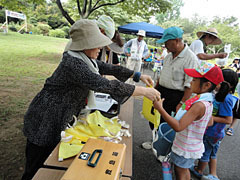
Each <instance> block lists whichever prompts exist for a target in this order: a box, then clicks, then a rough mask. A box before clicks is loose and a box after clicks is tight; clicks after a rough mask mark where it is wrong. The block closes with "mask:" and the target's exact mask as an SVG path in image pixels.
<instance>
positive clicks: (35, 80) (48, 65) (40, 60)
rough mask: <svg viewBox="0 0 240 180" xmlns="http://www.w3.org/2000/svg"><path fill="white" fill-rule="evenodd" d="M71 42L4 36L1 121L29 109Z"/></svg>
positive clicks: (0, 64) (0, 62)
mask: <svg viewBox="0 0 240 180" xmlns="http://www.w3.org/2000/svg"><path fill="white" fill-rule="evenodd" d="M67 42H68V40H67V39H61V38H53V37H45V36H38V35H30V34H19V33H13V32H11V33H9V34H7V35H5V34H3V33H0V52H1V56H0V86H1V89H0V103H1V107H0V111H1V112H0V113H1V116H0V119H2V120H4V121H7V120H8V119H9V118H10V117H11V116H14V115H16V114H17V113H19V112H21V113H19V115H20V114H21V116H23V114H24V113H25V110H26V107H27V105H28V104H29V102H30V101H31V99H32V98H33V97H34V96H35V95H36V93H37V92H38V91H39V90H40V89H41V87H42V86H43V84H44V81H45V79H46V78H47V77H49V76H50V75H51V74H52V73H53V71H54V70H55V69H56V67H57V65H58V64H59V62H60V60H61V56H62V53H63V50H64V47H65V45H66V43H67Z"/></svg>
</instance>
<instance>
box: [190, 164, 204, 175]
mask: <svg viewBox="0 0 240 180" xmlns="http://www.w3.org/2000/svg"><path fill="white" fill-rule="evenodd" d="M195 167H196V166H192V167H190V168H189V170H190V172H191V173H193V175H194V176H196V177H197V178H201V177H202V176H203V174H201V173H199V172H197V171H196V169H195Z"/></svg>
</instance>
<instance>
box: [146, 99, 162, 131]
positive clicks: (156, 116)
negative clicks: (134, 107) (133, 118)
mask: <svg viewBox="0 0 240 180" xmlns="http://www.w3.org/2000/svg"><path fill="white" fill-rule="evenodd" d="M142 115H143V116H144V118H145V119H147V120H148V121H150V122H151V123H152V124H154V129H157V128H158V126H159V124H160V113H159V112H158V110H156V109H155V108H154V107H153V102H152V101H151V100H150V99H148V98H146V97H143V105H142Z"/></svg>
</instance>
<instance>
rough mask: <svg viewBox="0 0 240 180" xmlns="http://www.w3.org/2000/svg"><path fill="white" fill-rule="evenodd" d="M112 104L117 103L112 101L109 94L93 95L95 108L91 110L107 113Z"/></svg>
mask: <svg viewBox="0 0 240 180" xmlns="http://www.w3.org/2000/svg"><path fill="white" fill-rule="evenodd" d="M113 104H118V103H117V101H115V100H114V99H112V97H111V96H110V95H109V94H105V93H95V107H94V106H93V107H91V109H97V110H100V111H104V112H108V111H109V109H110V108H111V107H112V105H113Z"/></svg>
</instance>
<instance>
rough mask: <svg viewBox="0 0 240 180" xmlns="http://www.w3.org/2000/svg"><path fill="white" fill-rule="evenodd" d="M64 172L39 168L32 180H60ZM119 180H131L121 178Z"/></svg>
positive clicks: (129, 179)
mask: <svg viewBox="0 0 240 180" xmlns="http://www.w3.org/2000/svg"><path fill="white" fill-rule="evenodd" d="M65 172H66V171H64V170H58V169H49V168H40V169H39V170H38V171H37V173H36V174H35V176H34V177H33V180H60V179H61V178H62V177H63V175H64V173H65ZM120 180H131V178H130V177H121V178H120Z"/></svg>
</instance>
